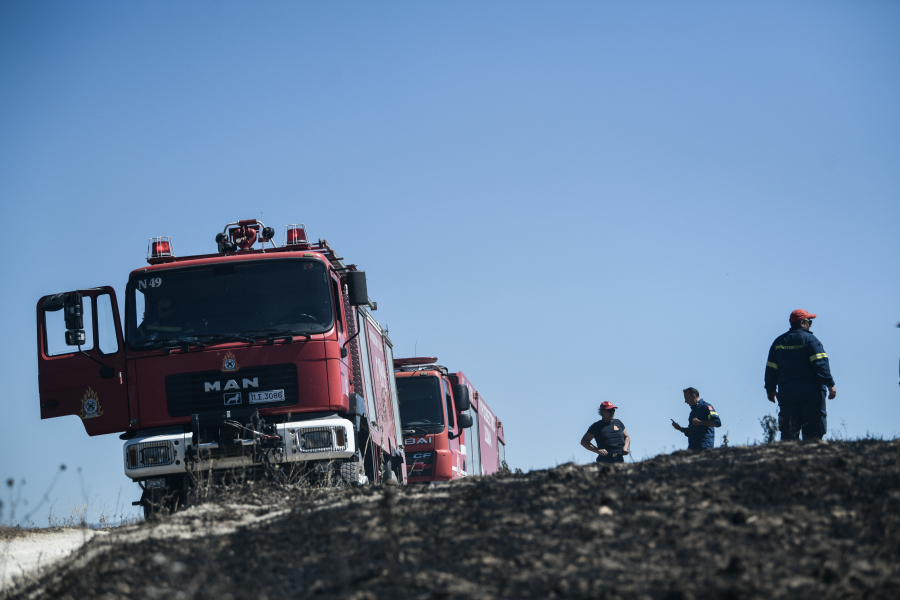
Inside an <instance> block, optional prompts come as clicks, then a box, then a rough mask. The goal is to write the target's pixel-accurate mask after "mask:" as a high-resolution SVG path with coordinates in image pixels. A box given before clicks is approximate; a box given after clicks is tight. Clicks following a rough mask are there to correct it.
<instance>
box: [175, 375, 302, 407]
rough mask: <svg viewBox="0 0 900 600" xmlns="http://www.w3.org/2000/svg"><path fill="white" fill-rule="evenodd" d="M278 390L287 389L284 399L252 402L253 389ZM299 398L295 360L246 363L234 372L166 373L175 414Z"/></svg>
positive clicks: (285, 403)
mask: <svg viewBox="0 0 900 600" xmlns="http://www.w3.org/2000/svg"><path fill="white" fill-rule="evenodd" d="M275 390H284V400H282V401H279V402H265V403H259V404H251V403H250V393H251V392H267V391H275ZM299 401H300V392H299V387H298V385H297V367H296V366H295V365H293V364H286V365H265V366H261V367H245V368H243V369H241V370H240V371H234V372H231V373H223V372H222V371H205V372H202V373H183V374H180V375H169V376H168V377H166V404H167V406H168V409H169V416H172V417H189V416H191V415H192V414H194V413H203V412H213V411H214V412H222V411H223V410H227V409H237V408H250V407H253V408H260V409H262V408H272V407H276V406H293V405H294V404H297V403H298V402H299Z"/></svg>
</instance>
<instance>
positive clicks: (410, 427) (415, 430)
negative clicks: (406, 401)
mask: <svg viewBox="0 0 900 600" xmlns="http://www.w3.org/2000/svg"><path fill="white" fill-rule="evenodd" d="M400 428H401V429H402V430H403V433H408V432H413V433H424V434H425V435H430V434H431V432H430V431H428V430H427V429H425V428H424V427H419V426H418V425H409V424H406V425H401V426H400Z"/></svg>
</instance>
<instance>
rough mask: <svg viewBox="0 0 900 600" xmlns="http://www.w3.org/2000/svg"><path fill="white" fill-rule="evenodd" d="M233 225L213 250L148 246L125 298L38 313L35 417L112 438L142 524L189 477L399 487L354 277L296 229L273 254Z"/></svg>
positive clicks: (392, 386)
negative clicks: (178, 251)
mask: <svg viewBox="0 0 900 600" xmlns="http://www.w3.org/2000/svg"><path fill="white" fill-rule="evenodd" d="M274 235H275V231H274V229H273V228H271V227H266V226H265V225H264V224H263V223H262V222H261V221H259V220H256V219H249V220H243V221H238V222H235V223H229V224H227V225H226V226H225V228H224V230H223V231H222V232H221V233H218V234H217V236H216V244H217V245H216V246H214V248H216V251H215V252H214V253H211V254H204V255H199V256H180V257H176V256H175V254H174V247H173V244H172V240H171V239H170V238H168V237H159V238H151V239H150V242H149V244H148V256H147V262H148V266H146V267H142V268H139V269H136V270H134V271H132V272H131V274H130V276H129V278H128V284H127V285H126V287H125V303H124V304H125V313H124V321H125V322H124V328H123V326H122V323H121V319H120V315H119V309H118V306H119V305H118V302H117V300H116V293H115V291H114V290H113V288H111V287H108V286H105V287H97V288H90V289H81V290H76V291H71V292H64V293H59V294H54V295H50V296H44V297H43V298H41V299H40V300H39V301H38V304H37V328H38V378H39V390H40V411H41V418H42V419H51V418H55V417H62V416H67V415H76V416H77V417H78V418H80V419H81V422H82V424H83V425H84V428H85V431H87V433H88V435H91V436H94V435H103V434H110V433H120V434H121V435H120V438H121V439H123V440H125V444H124V447H123V452H122V458H123V463H124V470H125V475H127V476H128V477H129V478H131V479H132V480H134V481H136V482H138V483H139V484H140V486H141V488H142V489H143V493H142V496H141V500H140V501H139V502H135V503H134V504H136V505H141V506H143V508H144V513H145V514H152V513H154V512H157V511H158V510H160V509H165V510H173V509H174V508H175V507H176V506H177V505H178V503H183V502H185V501H186V500H187V494H188V492H189V490H190V489H191V488H192V485H194V484H195V483H196V482H197V481H198V478H199V477H203V476H207V477H209V476H213V475H220V476H222V477H225V476H226V475H228V474H230V475H231V476H234V475H235V474H238V473H239V474H240V476H241V477H248V476H258V475H260V474H261V473H269V474H271V475H273V476H278V477H282V478H283V479H285V480H297V481H299V478H301V477H305V478H308V480H313V481H316V482H320V481H322V480H330V481H333V482H334V483H345V484H352V485H357V484H364V483H369V482H373V483H379V482H382V481H387V480H394V481H398V482H403V483H405V482H406V471H407V470H406V468H405V455H404V453H403V437H402V436H403V434H402V431H401V428H400V418H399V415H400V413H399V406H398V395H397V388H396V383H395V379H394V374H393V369H392V363H393V356H392V352H393V351H392V343H391V340H390V338H389V337H388V335H387V331H386V330H384V329H382V328H381V327H380V325H379V324H378V323H377V322H376V321H375V319H374V318H373V317H372V315H371V312H370V311H374V310H376V309H377V304H376V303H375V302H373V301H372V300H371V299H370V298H369V297H368V294H367V288H366V274H365V272H364V271H360V270H358V269H357V268H356V266H355V265H352V264H349V265H345V264H344V262H343V259H342V258H341V257H339V256H337V254H336V253H335V251H334V250H333V249H332V248H331V246H329V244H328V242H327V241H326V240H323V239H319V240H318V242H317V243H314V242H311V241H310V240H309V239H308V238H307V233H306V226H305V225H303V224H300V225H288V226H286V227H285V243H284V245H282V246H276V245H275V244H274V243H273V242H272V238H273V237H274Z"/></svg>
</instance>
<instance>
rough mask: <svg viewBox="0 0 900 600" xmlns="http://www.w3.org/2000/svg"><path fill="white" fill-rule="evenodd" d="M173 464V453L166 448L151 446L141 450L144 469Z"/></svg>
mask: <svg viewBox="0 0 900 600" xmlns="http://www.w3.org/2000/svg"><path fill="white" fill-rule="evenodd" d="M171 462H172V453H171V452H170V451H169V448H167V447H165V446H151V447H150V448H144V449H142V450H141V465H142V466H144V467H158V466H160V465H168V464H171Z"/></svg>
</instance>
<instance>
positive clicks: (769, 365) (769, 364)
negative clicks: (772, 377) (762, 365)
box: [766, 361, 778, 369]
mask: <svg viewBox="0 0 900 600" xmlns="http://www.w3.org/2000/svg"><path fill="white" fill-rule="evenodd" d="M766 366H767V367H772V368H773V369H777V368H778V365H776V364H775V363H773V362H771V361H769V362H766Z"/></svg>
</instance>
